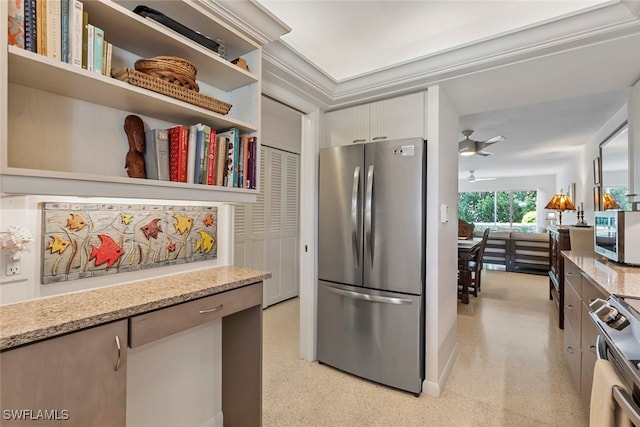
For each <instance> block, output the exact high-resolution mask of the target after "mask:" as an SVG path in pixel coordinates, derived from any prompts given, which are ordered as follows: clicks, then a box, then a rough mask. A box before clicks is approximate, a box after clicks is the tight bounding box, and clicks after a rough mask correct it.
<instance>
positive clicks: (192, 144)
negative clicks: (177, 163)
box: [187, 125, 198, 184]
mask: <svg viewBox="0 0 640 427" xmlns="http://www.w3.org/2000/svg"><path fill="white" fill-rule="evenodd" d="M188 129H189V138H188V142H187V182H188V183H191V184H193V183H194V182H195V172H196V136H197V134H198V128H197V126H196V125H191V126H189V127H188Z"/></svg>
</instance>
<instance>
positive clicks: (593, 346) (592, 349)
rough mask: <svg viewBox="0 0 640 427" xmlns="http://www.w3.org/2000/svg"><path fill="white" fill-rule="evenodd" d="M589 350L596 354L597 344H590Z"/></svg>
mask: <svg viewBox="0 0 640 427" xmlns="http://www.w3.org/2000/svg"><path fill="white" fill-rule="evenodd" d="M589 351H590V352H592V353H594V354H595V352H596V346H595V345H590V346H589Z"/></svg>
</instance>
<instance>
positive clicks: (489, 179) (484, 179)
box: [472, 178, 496, 182]
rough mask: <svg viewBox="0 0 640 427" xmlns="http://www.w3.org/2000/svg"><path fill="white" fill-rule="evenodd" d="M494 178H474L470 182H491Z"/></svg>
mask: <svg viewBox="0 0 640 427" xmlns="http://www.w3.org/2000/svg"><path fill="white" fill-rule="evenodd" d="M494 179H496V178H476V179H474V180H473V181H472V182H478V181H493V180H494Z"/></svg>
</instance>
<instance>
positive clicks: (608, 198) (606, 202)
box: [602, 193, 620, 211]
mask: <svg viewBox="0 0 640 427" xmlns="http://www.w3.org/2000/svg"><path fill="white" fill-rule="evenodd" d="M619 208H620V206H618V204H617V203H616V201H615V199H614V198H613V196H612V195H611V194H610V193H604V195H603V196H602V209H603V210H605V211H606V210H607V209H619Z"/></svg>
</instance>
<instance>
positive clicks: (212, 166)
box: [205, 129, 218, 185]
mask: <svg viewBox="0 0 640 427" xmlns="http://www.w3.org/2000/svg"><path fill="white" fill-rule="evenodd" d="M207 153H208V155H207V167H206V171H207V173H206V182H205V184H207V185H215V184H216V178H217V171H216V159H217V157H218V138H217V135H216V130H215V129H211V130H210V132H209V147H208V149H207Z"/></svg>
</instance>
